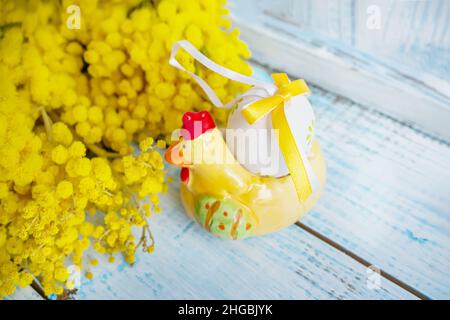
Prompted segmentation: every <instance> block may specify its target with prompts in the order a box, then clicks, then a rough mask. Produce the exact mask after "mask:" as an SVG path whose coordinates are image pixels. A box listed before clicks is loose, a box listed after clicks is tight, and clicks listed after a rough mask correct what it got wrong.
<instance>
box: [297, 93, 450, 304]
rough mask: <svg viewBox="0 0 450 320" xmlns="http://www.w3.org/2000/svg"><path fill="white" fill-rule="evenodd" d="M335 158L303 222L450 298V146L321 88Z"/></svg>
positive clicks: (325, 135)
mask: <svg viewBox="0 0 450 320" xmlns="http://www.w3.org/2000/svg"><path fill="white" fill-rule="evenodd" d="M311 102H312V104H313V107H314V109H315V112H316V118H317V135H318V139H319V141H320V142H321V143H322V145H323V149H324V152H325V156H326V159H327V161H328V183H327V186H326V191H325V194H324V197H323V198H322V199H321V201H320V202H319V203H318V205H317V206H316V207H315V208H314V210H313V211H312V213H311V214H309V215H307V216H306V217H305V219H304V220H303V221H302V222H303V223H305V224H306V225H308V226H309V227H311V228H313V229H315V230H316V231H318V232H319V233H321V234H322V235H325V236H327V237H329V238H330V239H332V240H334V241H336V242H338V243H339V244H341V245H343V246H344V247H345V248H346V249H348V250H350V251H352V252H353V253H355V254H357V255H358V256H360V257H362V258H364V259H366V260H367V261H370V262H371V263H373V264H375V265H377V266H378V267H380V268H382V269H383V270H385V271H386V272H388V273H390V274H391V275H393V276H395V277H397V278H398V279H400V280H401V281H403V282H405V283H407V284H409V285H410V286H412V287H414V288H416V289H417V290H419V291H421V292H422V293H423V294H425V295H427V296H429V297H431V298H436V299H445V298H448V297H449V296H450V144H449V143H448V142H443V141H439V140H435V139H433V138H430V137H429V136H428V135H427V134H426V133H424V132H420V131H417V130H415V129H414V128H410V127H408V126H406V125H404V124H402V123H399V122H398V121H395V120H393V119H390V118H388V117H386V116H384V115H382V114H380V113H378V112H376V111H374V110H372V109H369V108H367V107H364V106H361V105H358V104H355V103H352V102H351V101H349V100H347V99H343V98H340V97H337V96H335V95H332V94H329V93H327V92H324V91H322V90H320V89H318V88H313V94H312V96H311Z"/></svg>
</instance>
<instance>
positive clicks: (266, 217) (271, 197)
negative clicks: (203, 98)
mask: <svg viewBox="0 0 450 320" xmlns="http://www.w3.org/2000/svg"><path fill="white" fill-rule="evenodd" d="M165 159H166V161H167V162H169V163H170V164H173V165H176V166H179V167H182V169H181V174H180V177H181V181H182V183H181V199H182V202H183V205H184V208H185V210H186V212H187V213H188V215H189V216H190V217H191V218H193V219H194V220H196V221H197V222H198V223H199V224H200V225H202V226H203V227H204V228H205V229H206V230H207V231H209V232H211V233H212V234H214V235H216V236H218V237H221V238H224V239H234V240H236V239H242V238H246V237H250V236H258V235H264V234H267V233H270V232H274V231H277V230H279V229H282V228H284V227H287V226H289V225H291V224H293V223H295V222H296V221H297V220H299V219H300V218H301V217H302V216H303V215H304V214H305V213H306V212H307V211H309V210H310V209H311V208H312V206H313V205H314V204H315V203H316V201H317V200H318V199H319V197H320V195H321V193H322V191H323V188H324V186H325V179H326V165H325V160H324V157H323V154H322V151H321V148H320V146H319V144H318V142H317V140H315V142H314V143H313V145H312V149H311V152H310V156H309V160H310V163H311V166H312V169H313V171H314V173H315V174H316V176H317V178H318V181H319V182H320V188H319V190H317V191H316V192H314V193H313V194H312V195H311V196H310V197H309V198H308V199H307V200H306V201H304V202H303V203H302V202H300V201H299V199H298V196H297V192H296V189H295V186H294V182H293V180H292V178H291V176H290V175H286V176H284V177H281V178H274V177H269V176H260V175H255V174H252V173H250V172H249V171H248V170H246V169H245V168H244V167H243V166H242V165H241V164H240V163H238V161H237V160H236V159H235V158H234V156H233V154H232V152H231V151H230V150H229V149H228V147H227V145H226V142H225V141H224V138H223V136H222V133H221V132H220V130H219V129H218V128H217V127H216V125H215V123H214V120H213V118H212V116H211V114H210V113H209V112H208V111H201V112H187V113H185V114H184V116H183V128H182V129H181V134H180V138H179V140H178V141H177V142H175V143H174V144H172V145H171V146H170V147H169V148H168V150H167V151H166V153H165Z"/></svg>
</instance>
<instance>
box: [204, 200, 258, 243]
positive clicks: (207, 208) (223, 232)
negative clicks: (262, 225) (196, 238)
mask: <svg viewBox="0 0 450 320" xmlns="http://www.w3.org/2000/svg"><path fill="white" fill-rule="evenodd" d="M195 219H196V220H197V221H198V222H199V223H200V224H201V225H202V226H203V227H204V228H205V229H206V230H208V231H210V232H211V233H212V234H214V235H216V236H218V237H220V238H223V239H234V240H236V239H243V238H246V237H249V236H251V235H252V233H253V230H254V228H255V227H256V223H257V219H256V217H255V216H254V214H253V213H252V212H251V211H250V210H249V209H247V208H246V207H245V206H243V205H242V204H240V203H239V202H237V201H234V200H233V199H229V198H226V199H218V198H216V197H213V196H209V195H202V196H200V197H199V198H198V199H197V201H196V205H195Z"/></svg>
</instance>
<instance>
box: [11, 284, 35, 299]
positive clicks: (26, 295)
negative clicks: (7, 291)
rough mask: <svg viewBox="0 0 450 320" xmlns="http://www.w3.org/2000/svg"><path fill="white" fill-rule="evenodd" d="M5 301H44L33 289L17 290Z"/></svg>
mask: <svg viewBox="0 0 450 320" xmlns="http://www.w3.org/2000/svg"><path fill="white" fill-rule="evenodd" d="M5 300H43V299H42V297H41V296H40V295H39V294H38V293H37V292H36V291H35V290H33V289H32V288H31V287H26V288H17V289H16V292H15V293H14V294H13V295H10V296H7V297H5Z"/></svg>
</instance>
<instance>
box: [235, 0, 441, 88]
mask: <svg viewBox="0 0 450 320" xmlns="http://www.w3.org/2000/svg"><path fill="white" fill-rule="evenodd" d="M231 2H232V7H233V13H234V14H235V15H236V16H242V17H244V18H246V19H255V16H258V15H263V16H270V17H273V18H275V19H278V20H280V21H284V22H287V23H288V24H289V25H291V26H294V27H297V28H298V29H299V33H301V34H302V35H301V37H304V38H305V39H306V38H309V39H314V40H315V41H320V42H322V43H324V44H325V46H327V47H340V48H342V49H344V50H345V51H352V50H359V51H361V52H364V53H366V54H367V55H370V56H374V57H376V58H377V59H379V60H380V61H382V62H383V63H384V64H389V65H392V66H394V67H396V68H397V67H400V68H401V69H403V70H404V71H405V72H407V73H408V74H409V75H410V76H412V77H415V76H418V75H419V76H421V75H423V74H430V75H434V76H436V78H441V79H443V80H445V81H447V82H450V61H449V59H448V56H449V54H450V32H448V31H449V26H450V3H449V2H448V1H446V0H426V1H421V0H319V1H317V0H249V1H231ZM244 9H246V10H244ZM374 10H376V11H374ZM373 18H376V19H378V18H379V24H378V25H375V24H373V23H371V22H373V21H375V20H373ZM266 19H267V21H268V18H267V17H266ZM286 28H289V27H288V26H286ZM291 30H292V29H291Z"/></svg>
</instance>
